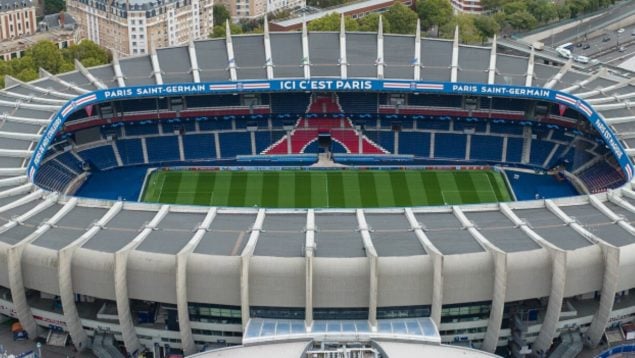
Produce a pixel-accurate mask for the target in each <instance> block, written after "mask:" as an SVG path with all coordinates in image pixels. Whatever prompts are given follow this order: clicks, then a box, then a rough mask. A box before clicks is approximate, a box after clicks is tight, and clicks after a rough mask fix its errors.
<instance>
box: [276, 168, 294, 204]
mask: <svg viewBox="0 0 635 358" xmlns="http://www.w3.org/2000/svg"><path fill="white" fill-rule="evenodd" d="M295 174H296V172H294V171H283V172H280V176H279V185H278V207H282V208H293V207H295V198H294V197H293V195H294V194H295Z"/></svg>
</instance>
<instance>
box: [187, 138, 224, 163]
mask: <svg viewBox="0 0 635 358" xmlns="http://www.w3.org/2000/svg"><path fill="white" fill-rule="evenodd" d="M183 151H184V153H183V154H184V156H185V159H186V160H193V159H216V145H215V142H214V136H213V135H212V134H188V135H184V136H183Z"/></svg>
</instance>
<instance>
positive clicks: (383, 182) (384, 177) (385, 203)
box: [372, 170, 401, 207]
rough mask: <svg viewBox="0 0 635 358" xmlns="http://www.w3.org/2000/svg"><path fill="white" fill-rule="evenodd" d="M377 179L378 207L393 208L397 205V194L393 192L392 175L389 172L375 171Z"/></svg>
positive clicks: (374, 174)
mask: <svg viewBox="0 0 635 358" xmlns="http://www.w3.org/2000/svg"><path fill="white" fill-rule="evenodd" d="M372 173H373V176H374V178H375V192H376V194H375V195H376V196H377V206H381V207H391V206H395V205H401V204H397V203H396V202H395V193H394V192H393V186H392V182H391V180H390V173H391V172H389V171H387V170H378V171H373V172H372Z"/></svg>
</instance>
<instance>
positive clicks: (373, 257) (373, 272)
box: [356, 209, 378, 327]
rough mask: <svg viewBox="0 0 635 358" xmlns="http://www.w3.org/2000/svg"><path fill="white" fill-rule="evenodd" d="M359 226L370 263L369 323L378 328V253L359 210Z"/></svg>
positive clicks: (364, 218)
mask: <svg viewBox="0 0 635 358" xmlns="http://www.w3.org/2000/svg"><path fill="white" fill-rule="evenodd" d="M356 214H357V224H358V225H359V232H360V233H361V235H362V242H363V244H364V250H365V251H366V257H368V261H369V270H370V275H369V276H370V285H369V287H370V289H369V292H368V294H369V297H368V322H370V324H371V325H372V326H373V327H377V293H378V290H377V286H378V272H377V270H378V269H377V251H376V250H375V246H374V245H373V241H372V240H371V237H370V232H369V228H368V223H367V222H366V217H365V216H364V211H363V210H362V209H357V212H356Z"/></svg>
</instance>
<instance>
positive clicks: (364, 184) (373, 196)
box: [357, 171, 377, 208]
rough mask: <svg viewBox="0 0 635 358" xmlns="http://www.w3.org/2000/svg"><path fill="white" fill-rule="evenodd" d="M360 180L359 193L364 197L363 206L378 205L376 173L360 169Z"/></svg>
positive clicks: (372, 206) (358, 177)
mask: <svg viewBox="0 0 635 358" xmlns="http://www.w3.org/2000/svg"><path fill="white" fill-rule="evenodd" d="M357 180H358V181H359V193H360V195H361V197H362V206H363V207H365V208H375V207H377V190H376V186H375V175H374V173H373V172H371V171H360V172H358V174H357Z"/></svg>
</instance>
